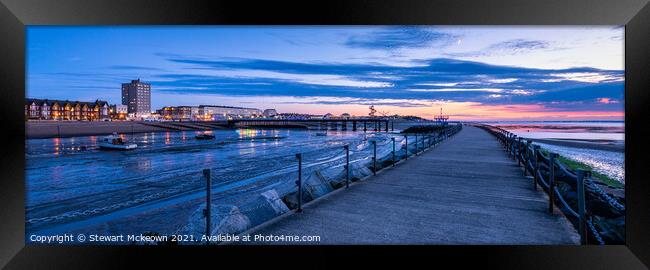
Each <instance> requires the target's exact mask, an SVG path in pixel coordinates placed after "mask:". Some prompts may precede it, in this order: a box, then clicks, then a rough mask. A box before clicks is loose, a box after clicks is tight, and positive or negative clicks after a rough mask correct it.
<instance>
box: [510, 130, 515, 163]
mask: <svg viewBox="0 0 650 270" xmlns="http://www.w3.org/2000/svg"><path fill="white" fill-rule="evenodd" d="M510 141H511V142H510V148H511V149H510V151H512V158H513V159H517V153H516V151H515V148H516V145H515V143H517V135H512V139H511V140H510Z"/></svg>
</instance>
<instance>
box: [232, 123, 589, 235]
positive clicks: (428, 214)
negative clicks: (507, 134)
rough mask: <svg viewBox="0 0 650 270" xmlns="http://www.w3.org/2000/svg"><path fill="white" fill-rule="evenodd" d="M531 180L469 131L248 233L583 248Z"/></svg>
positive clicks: (498, 148)
mask: <svg viewBox="0 0 650 270" xmlns="http://www.w3.org/2000/svg"><path fill="white" fill-rule="evenodd" d="M531 181H532V180H531V177H530V176H524V174H523V173H522V169H521V167H520V166H519V164H518V162H517V161H515V160H513V159H512V158H510V157H509V156H508V152H506V151H504V148H503V146H502V144H501V143H500V142H499V140H497V139H496V138H495V137H494V136H493V135H492V134H490V133H489V132H488V131H486V130H484V129H481V128H478V127H473V126H465V127H464V128H463V129H462V130H461V131H460V132H459V133H458V134H456V135H455V136H453V137H451V138H449V139H447V140H445V141H443V142H441V143H440V144H438V145H437V146H436V147H432V148H429V150H427V151H425V152H423V153H421V154H420V155H418V156H413V157H411V158H409V160H408V161H405V162H400V163H398V164H397V166H395V167H388V168H386V169H383V170H381V171H379V172H378V173H377V175H376V176H371V177H368V178H366V179H364V180H362V181H358V182H355V183H354V184H352V185H350V187H349V188H348V189H339V190H336V191H334V192H332V193H330V194H327V195H325V196H323V197H321V198H319V199H316V200H314V201H312V202H309V203H307V204H305V205H304V206H303V207H302V211H301V212H300V213H293V212H291V213H288V214H285V215H283V216H280V217H277V218H275V219H273V220H271V221H269V222H266V223H264V224H262V225H260V226H257V227H254V228H252V229H250V230H248V231H247V232H244V233H243V234H250V235H255V234H262V235H310V236H320V242H318V243H316V244H579V243H580V236H579V234H578V233H577V231H576V230H575V229H574V227H573V226H572V224H571V223H570V222H569V221H568V220H567V219H566V218H565V217H564V215H563V214H562V212H561V211H559V210H557V209H556V211H553V212H552V213H549V208H548V207H549V203H548V202H549V198H548V196H547V195H546V194H545V193H544V192H543V191H541V190H539V189H534V188H533V187H532V185H531ZM255 243H259V242H255ZM287 243H288V244H300V242H287ZM268 244H281V242H280V243H278V242H272V243H271V242H269V243H268ZM304 244H315V243H313V242H304Z"/></svg>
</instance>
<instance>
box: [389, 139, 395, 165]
mask: <svg viewBox="0 0 650 270" xmlns="http://www.w3.org/2000/svg"><path fill="white" fill-rule="evenodd" d="M390 140H391V141H393V167H395V137H392V138H390Z"/></svg>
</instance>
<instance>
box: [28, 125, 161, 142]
mask: <svg viewBox="0 0 650 270" xmlns="http://www.w3.org/2000/svg"><path fill="white" fill-rule="evenodd" d="M156 131H168V129H164V128H160V127H153V126H147V125H143V124H141V123H140V122H136V121H119V122H118V121H115V122H76V121H72V122H66V121H29V122H26V123H25V138H27V139H43V138H56V137H75V136H93V135H106V134H111V133H113V132H117V133H131V132H133V133H141V132H156Z"/></svg>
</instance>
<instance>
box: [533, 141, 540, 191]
mask: <svg viewBox="0 0 650 270" xmlns="http://www.w3.org/2000/svg"><path fill="white" fill-rule="evenodd" d="M533 154H534V155H535V172H533V173H534V174H535V175H534V176H533V188H534V189H535V190H537V181H538V180H539V179H537V175H538V174H539V145H533Z"/></svg>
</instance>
